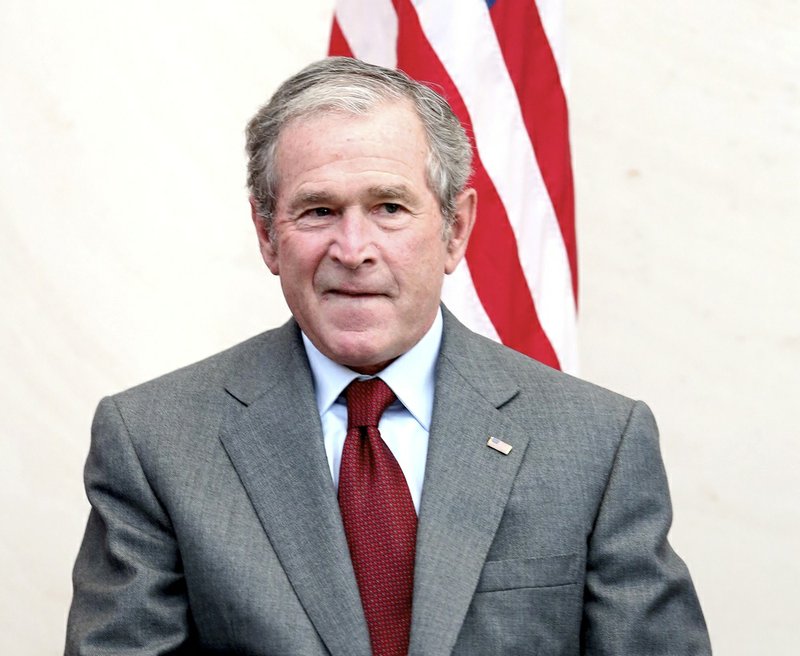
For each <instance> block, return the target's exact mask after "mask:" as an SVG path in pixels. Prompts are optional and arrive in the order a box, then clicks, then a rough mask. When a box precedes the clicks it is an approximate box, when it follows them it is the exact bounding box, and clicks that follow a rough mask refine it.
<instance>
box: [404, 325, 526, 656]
mask: <svg viewBox="0 0 800 656" xmlns="http://www.w3.org/2000/svg"><path fill="white" fill-rule="evenodd" d="M444 314H445V332H444V340H443V343H442V350H441V353H440V356H439V360H438V363H437V384H436V396H435V403H434V413H433V421H432V425H431V432H430V440H429V447H428V459H427V463H426V469H425V484H424V488H423V493H422V502H421V507H420V515H419V525H418V529H417V557H416V564H415V570H414V605H413V620H412V632H411V648H410V652H409V653H410V654H415V655H417V654H418V655H420V656H422V655H424V656H435V655H438V654H442V655H443V654H449V653H450V652H451V651H452V649H453V645H454V644H455V642H456V639H457V637H458V633H459V631H460V629H461V625H462V624H463V622H464V618H465V616H466V613H467V610H468V608H469V605H470V602H471V600H472V597H473V595H474V592H475V587H476V585H477V582H478V578H479V577H480V573H481V570H482V568H483V564H484V561H485V559H486V555H487V553H488V551H489V548H490V546H491V544H492V541H493V539H494V535H495V533H496V531H497V527H498V525H499V523H500V519H501V517H502V515H503V512H504V510H505V505H506V502H507V500H508V497H509V494H510V491H511V486H512V484H513V482H514V478H515V476H516V474H517V471H518V469H519V466H520V463H521V461H522V456H523V455H524V453H525V449H526V447H527V443H528V436H527V433H526V432H524V431H522V430H520V428H519V426H517V425H516V424H514V423H513V422H511V421H510V420H508V419H507V418H505V417H504V416H503V415H502V414H501V413H500V412H499V411H498V407H500V406H501V405H502V404H503V403H506V402H507V401H508V400H509V399H511V398H513V397H514V396H515V395H516V394H517V393H518V389H517V386H516V384H514V383H513V382H509V381H508V380H507V379H506V378H503V377H497V373H496V372H497V368H496V367H491V366H487V364H488V363H487V362H486V357H487V351H486V349H485V348H483V347H482V346H481V343H480V341H476V340H480V338H476V337H475V336H474V335H472V334H471V333H469V331H467V330H466V329H465V328H464V327H463V326H461V325H460V324H458V322H456V321H455V320H454V319H453V317H452V316H451V315H450V314H449V313H448V312H447V311H446V310H445V312H444ZM493 377H495V378H493ZM490 436H494V437H497V438H498V439H501V440H503V441H505V442H507V443H509V444H511V445H512V446H513V449H512V451H511V453H510V454H508V455H503V454H501V453H499V452H497V451H495V450H493V449H490V448H488V447H487V446H486V442H487V440H488V439H489V437H490Z"/></svg>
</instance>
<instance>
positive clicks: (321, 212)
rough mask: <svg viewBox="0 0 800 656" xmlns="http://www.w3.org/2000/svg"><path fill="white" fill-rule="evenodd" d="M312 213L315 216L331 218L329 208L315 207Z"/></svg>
mask: <svg viewBox="0 0 800 656" xmlns="http://www.w3.org/2000/svg"><path fill="white" fill-rule="evenodd" d="M311 213H312V214H313V215H314V216H330V214H331V211H330V209H328V208H327V207H315V208H314V209H313V210H311Z"/></svg>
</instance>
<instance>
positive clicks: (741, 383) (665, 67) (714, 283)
mask: <svg viewBox="0 0 800 656" xmlns="http://www.w3.org/2000/svg"><path fill="white" fill-rule="evenodd" d="M331 4H332V2H331V1H330V0H328V1H324V0H295V1H294V2H292V3H284V2H280V3H278V2H268V1H264V0H260V1H258V2H256V1H255V0H249V1H248V0H236V1H233V2H229V3H216V2H200V3H189V2H186V1H184V2H177V1H175V2H156V1H155V0H139V1H138V2H136V3H106V2H101V1H100V0H95V1H91V0H74V1H73V2H71V3H59V2H55V1H54V0H49V1H47V0H28V1H27V2H24V3H23V2H21V1H14V0H6V2H4V3H2V4H1V5H0V244H1V245H2V246H1V248H2V256H1V257H0V301H2V303H1V304H0V307H1V308H2V310H1V311H2V313H3V315H2V322H0V331H2V335H0V366H2V370H3V374H4V375H3V378H2V382H0V393H1V394H2V409H3V411H2V413H1V414H0V426H2V435H3V437H2V441H0V516H2V517H3V518H4V519H3V522H4V527H3V530H2V534H1V535H0V572H1V573H2V577H3V578H2V583H3V585H2V587H1V588H0V590H2V592H0V653H4V654H5V653H13V654H17V655H20V656H26V655H31V656H32V655H39V654H56V653H58V652H59V650H60V649H61V648H62V634H63V627H64V622H65V617H66V611H67V606H68V602H69V595H70V581H69V573H70V568H71V564H72V561H73V559H74V557H75V553H76V550H77V546H78V543H79V540H80V536H81V533H82V530H83V523H84V521H85V517H86V513H87V504H86V502H85V499H84V497H83V491H82V487H81V481H80V476H81V467H82V463H83V459H84V457H85V454H86V449H87V446H88V428H89V422H90V419H91V415H92V412H93V409H94V405H95V404H96V402H97V400H98V398H99V397H100V396H101V395H102V394H106V393H109V392H113V391H116V390H119V389H121V388H123V387H126V386H129V385H131V384H134V383H136V382H139V381H141V380H143V379H145V378H148V377H151V376H154V375H156V374H158V373H161V372H163V371H166V370H168V369H171V368H174V367H176V366H179V365H181V364H185V363H188V362H190V361H192V360H195V359H197V358H200V357H202V356H204V355H207V354H209V353H211V352H213V351H215V350H218V349H220V348H222V347H224V346H226V345H228V344H231V343H233V342H234V341H236V340H238V339H240V338H243V337H245V336H248V335H250V334H253V333H255V332H258V331H260V330H262V329H263V328H265V327H268V326H272V325H275V324H278V323H280V322H282V321H283V319H284V318H285V317H286V316H287V312H286V309H285V307H284V305H283V302H282V300H281V296H280V290H279V287H278V286H277V284H276V281H275V280H274V279H272V278H271V277H270V276H269V275H268V273H267V272H266V270H265V269H264V267H263V265H262V264H261V262H260V260H259V257H258V253H257V250H256V244H255V239H254V235H252V234H251V232H252V229H251V227H250V224H249V219H248V208H247V203H246V195H245V191H244V183H243V180H244V173H243V169H244V158H243V155H242V138H241V132H242V128H243V125H244V123H245V121H246V120H247V118H248V117H249V115H250V114H251V113H252V112H253V111H254V110H255V108H256V107H257V105H258V104H259V103H260V102H262V101H263V100H264V99H266V97H267V96H268V95H269V93H270V91H271V90H272V89H273V88H274V87H275V85H276V84H277V82H278V81H280V80H281V79H283V78H284V77H285V76H286V75H288V74H289V73H291V72H293V71H294V70H296V69H297V68H299V67H300V66H301V65H302V64H304V63H306V62H307V61H309V60H311V59H314V58H317V57H319V56H321V55H322V54H323V53H324V51H325V46H326V42H327V31H328V14H327V12H329V10H330V5H331ZM609 5H613V6H609ZM710 5H714V6H713V7H712V6H710ZM798 13H799V10H798V5H797V3H795V2H792V1H791V0H776V1H774V2H768V1H765V0H758V1H757V0H735V1H731V2H726V3H722V2H717V3H696V2H688V1H687V0H678V1H676V2H671V3H656V2H644V3H597V2H589V1H588V0H574V1H573V2H571V3H568V7H567V46H568V49H567V52H568V56H569V66H570V69H571V80H570V100H571V105H570V106H571V118H572V134H573V149H574V159H575V171H576V183H577V202H578V216H579V223H578V232H579V239H580V248H581V267H582V269H581V271H582V276H583V279H582V292H581V355H582V361H583V365H582V369H583V373H584V375H585V376H586V377H587V378H589V379H591V380H594V381H596V382H599V383H601V384H604V385H606V386H609V387H612V388H615V389H617V390H619V391H622V392H624V393H627V394H629V395H632V396H636V397H640V398H644V399H645V400H647V401H648V402H649V403H650V404H651V405H652V406H653V408H654V410H655V411H656V414H657V416H658V418H659V422H660V425H661V429H662V436H663V449H664V454H665V458H666V461H667V466H668V470H669V474H670V479H671V482H672V487H673V494H674V502H675V509H676V522H675V526H674V530H673V533H672V537H673V541H674V543H675V544H676V546H677V547H678V549H679V550H680V552H681V553H682V554H683V556H684V557H685V559H686V560H687V561H688V562H689V564H690V566H691V568H692V571H693V573H694V577H695V580H696V583H697V586H698V589H699V592H700V595H701V599H702V601H703V603H704V606H705V610H706V614H707V616H708V620H709V624H710V627H711V631H712V638H713V640H714V643H715V646H716V650H717V653H720V654H731V655H734V656H737V655H738V656H745V655H750V654H784V653H789V647H788V645H790V644H792V642H790V630H791V629H793V628H794V624H795V623H796V616H797V614H798V612H800V604H799V603H798V601H797V599H798V595H797V593H796V589H795V586H797V585H798V583H800V573H799V572H798V567H800V566H798V565H797V558H796V554H797V553H798V552H800V521H798V520H800V509H799V507H800V504H798V499H799V498H800V483H799V482H798V480H797V472H798V459H800V447H798V446H797V439H798V438H799V437H800V431H798V429H797V427H796V417H795V416H794V414H790V413H789V406H790V405H791V404H796V403H797V397H798V392H800V385H798V373H797V369H798V366H800V316H799V313H800V312H799V310H798V305H799V303H798V301H800V294H798V292H799V291H800V289H798V285H799V283H798V281H800V266H799V265H798V262H800V258H798V257H797V256H794V254H793V252H792V251H793V250H794V249H795V248H796V246H797V244H798V243H800V228H799V227H798V225H800V221H798V219H800V216H798V209H800V198H798V189H800V185H799V184H798V182H800V180H799V179H798V178H800V175H798V174H799V173H800V170H799V169H798V152H800V138H799V137H798V130H799V129H800V128H799V127H798V119H799V118H800V115H799V112H798V108H799V105H798V102H799V101H798V86H797V84H798V80H800V74H799V73H800V71H798V62H800V51H798V46H797V45H796V42H797V39H792V38H791V34H792V32H794V33H795V36H796V30H797V26H798V25H800V20H798V19H800V15H798ZM298 25H303V27H302V29H301V28H298V27H294V28H293V29H289V28H288V27H287V26H298Z"/></svg>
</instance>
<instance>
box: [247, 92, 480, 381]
mask: <svg viewBox="0 0 800 656" xmlns="http://www.w3.org/2000/svg"><path fill="white" fill-rule="evenodd" d="M427 153H428V145H427V140H426V137H425V133H424V130H423V127H422V124H421V122H420V120H419V118H418V117H417V116H416V114H415V113H414V111H413V109H412V108H411V105H410V104H406V103H394V104H391V105H389V104H387V105H381V106H379V107H377V108H376V109H375V110H374V111H373V112H372V113H370V114H368V115H366V116H352V115H347V114H341V113H327V114H321V115H318V116H311V117H308V118H306V119H298V120H296V121H294V122H292V123H290V124H289V125H288V126H287V127H286V128H285V129H284V131H283V133H282V134H281V137H280V139H279V141H278V146H277V155H276V161H277V163H278V176H279V182H278V188H277V202H276V206H275V212H274V233H273V237H272V239H270V236H269V234H268V233H267V231H266V228H265V226H264V224H263V221H262V220H261V219H260V218H258V217H257V216H255V212H254V216H253V220H254V222H255V225H256V230H257V231H258V235H259V241H260V244H261V252H262V255H263V257H264V261H265V262H266V263H267V266H268V267H269V269H270V271H272V273H273V274H276V275H279V276H280V279H281V286H282V288H283V294H284V296H285V297H286V301H287V303H288V304H289V308H290V309H291V311H292V314H293V315H294V317H295V319H296V320H297V322H298V323H299V324H300V327H301V328H302V329H303V331H304V332H305V334H306V335H307V336H308V337H309V339H311V341H312V342H313V343H314V345H315V346H316V347H317V348H318V349H319V350H320V351H321V352H322V353H324V354H325V355H327V356H328V357H329V358H331V359H332V360H334V361H335V362H338V363H340V364H343V365H345V366H348V367H351V368H352V369H355V370H357V371H360V372H362V373H375V372H377V371H380V370H381V369H382V368H383V367H385V366H386V365H387V364H389V363H390V362H391V361H392V360H394V359H395V358H397V357H398V356H400V355H402V354H403V353H405V352H406V351H408V350H409V349H410V348H411V347H412V346H413V345H414V344H416V343H417V341H419V339H420V338H421V337H422V336H423V335H424V334H425V332H426V331H427V330H428V328H430V326H431V324H432V323H433V320H434V318H435V316H436V311H437V308H438V305H439V300H440V295H441V288H442V281H443V278H444V274H445V273H450V272H452V271H453V269H454V268H455V267H456V265H457V264H458V262H459V261H460V260H461V257H462V256H463V254H464V250H465V248H466V244H467V239H468V237H469V233H470V230H471V229H472V223H473V221H474V216H475V192H474V191H473V190H471V189H470V190H466V191H464V192H462V193H461V194H460V195H459V197H458V203H457V206H458V209H457V218H456V223H455V225H454V226H453V229H452V231H451V234H450V235H449V236H448V239H447V240H446V241H445V240H444V239H443V237H442V235H443V219H442V215H441V212H440V210H439V203H438V201H437V199H436V197H435V195H434V194H433V193H432V192H431V190H430V189H429V188H428V184H427V182H426V177H425V162H426V158H427Z"/></svg>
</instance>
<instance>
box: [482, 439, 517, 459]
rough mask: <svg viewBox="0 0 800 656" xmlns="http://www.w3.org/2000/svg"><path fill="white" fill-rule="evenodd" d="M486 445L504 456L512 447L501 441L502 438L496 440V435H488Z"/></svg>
mask: <svg viewBox="0 0 800 656" xmlns="http://www.w3.org/2000/svg"><path fill="white" fill-rule="evenodd" d="M486 446H488V447H489V448H490V449H494V450H495V451H499V452H500V453H502V454H503V455H504V456H507V455H508V454H509V453H511V449H512V448H513V447H512V446H511V445H510V444H507V443H505V442H503V440H498V439H497V438H496V437H491V436H490V437H489V441H488V442H486Z"/></svg>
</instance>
